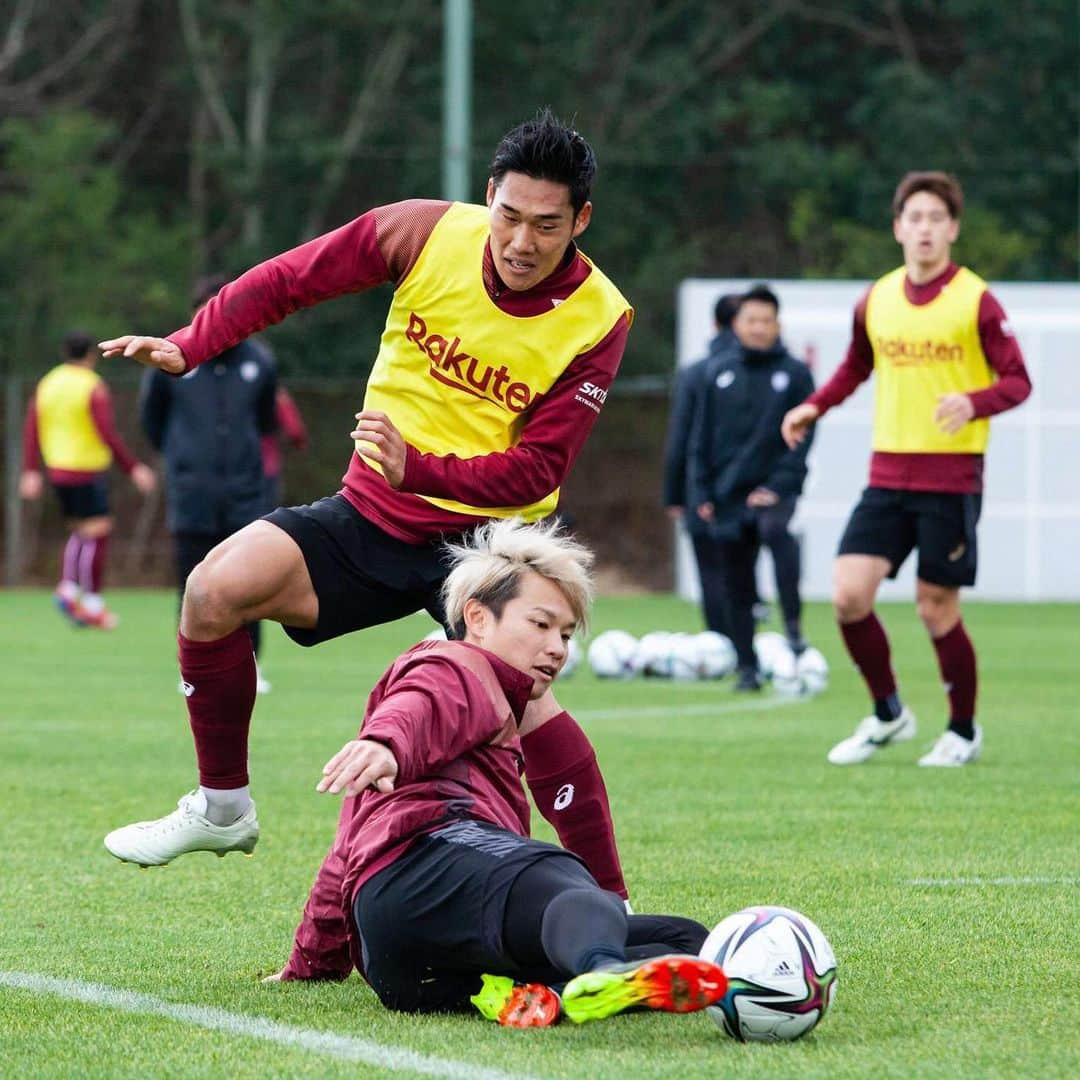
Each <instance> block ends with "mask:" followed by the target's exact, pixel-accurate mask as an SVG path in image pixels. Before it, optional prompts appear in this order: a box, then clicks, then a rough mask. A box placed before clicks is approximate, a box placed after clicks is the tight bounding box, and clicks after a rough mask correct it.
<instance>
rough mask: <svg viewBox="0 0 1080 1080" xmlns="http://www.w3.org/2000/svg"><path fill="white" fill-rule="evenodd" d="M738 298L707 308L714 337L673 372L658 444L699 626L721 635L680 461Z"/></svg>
mask: <svg viewBox="0 0 1080 1080" xmlns="http://www.w3.org/2000/svg"><path fill="white" fill-rule="evenodd" d="M740 299H741V296H740V294H738V293H724V294H723V295H721V296H720V297H718V298H717V300H716V304H715V305H714V307H713V325H714V327H715V329H716V333H715V335H714V336H713V338H712V340H711V341H710V342H709V345H708V351H707V352H706V354H705V356H703V357H702V358H701V359H700V360H695V361H694V362H693V363H691V364H688V365H687V366H686V367H684V368H680V369H679V370H678V371H677V372H676V373H675V382H674V385H673V386H672V389H671V411H670V414H669V416H668V430H667V440H666V441H665V444H664V479H663V500H664V508H665V510H666V512H667V516H668V517H669V518H671V520H672V521H679V520H681V521H682V522H683V524H684V525H685V527H686V532H687V535H688V536H689V537H690V542H691V544H692V545H693V548H694V561H695V562H696V563H697V568H698V579H699V581H700V583H701V608H702V613H703V614H704V616H705V625H706V627H708V629H709V630H712V631H714V632H715V633H718V634H723V635H725V636H726V637H730V636H731V627H730V624H729V623H728V618H727V612H726V610H725V607H724V577H723V567H722V565H721V562H720V556H719V552H718V551H717V548H716V543H715V541H714V540H713V538H712V537H711V536H710V535H709V532H708V529H707V528H706V526H705V523H704V522H703V521H702V520H701V519H700V518H699V517H698V516H697V514H696V513H695V512H694V507H693V506H692V505H690V502H689V500H688V494H687V486H686V463H687V449H688V445H689V440H690V430H691V428H692V427H693V424H694V414H695V412H696V410H697V409H699V408H700V407H701V404H702V400H703V396H704V395H703V390H704V387H703V384H702V377H703V373H704V371H705V368H706V366H707V365H708V363H709V361H710V360H713V359H715V358H717V357H719V356H724V355H726V354H727V353H728V352H731V351H732V350H734V349H737V348H738V345H739V343H738V339H737V338H736V337H735V333H734V331H733V330H732V329H731V321H732V319H734V318H735V313H736V312H737V311H738V310H739V300H740ZM755 595H756V592H755Z"/></svg>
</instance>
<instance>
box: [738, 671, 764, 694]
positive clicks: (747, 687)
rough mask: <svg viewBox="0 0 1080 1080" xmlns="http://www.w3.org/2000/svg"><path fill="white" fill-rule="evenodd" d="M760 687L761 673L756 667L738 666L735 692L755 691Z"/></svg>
mask: <svg viewBox="0 0 1080 1080" xmlns="http://www.w3.org/2000/svg"><path fill="white" fill-rule="evenodd" d="M761 687H762V681H761V675H760V674H759V673H758V669H757V668H750V667H745V668H739V671H738V674H737V676H736V678H735V692H736V693H737V694H741V693H756V692H757V691H758V690H760V689H761Z"/></svg>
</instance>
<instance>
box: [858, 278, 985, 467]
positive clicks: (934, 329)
mask: <svg viewBox="0 0 1080 1080" xmlns="http://www.w3.org/2000/svg"><path fill="white" fill-rule="evenodd" d="M904 277H905V270H904V267H902V266H901V267H900V268H899V269H898V270H894V271H893V272H892V273H890V274H886V275H885V277H883V278H881V279H880V280H879V281H877V282H876V283H875V284H874V286H873V288H872V289H871V290H870V296H869V299H868V300H867V304H866V332H867V335H868V336H869V338H870V344H871V346H872V347H873V350H874V382H875V388H874V393H875V398H874V439H873V447H874V449H875V450H881V451H884V452H886V453H897V454H981V453H983V452H984V451H985V449H986V442H987V438H988V437H989V434H990V423H989V421H988V420H985V419H982V420H972V421H971V422H970V423H968V424H965V425H964V427H962V428H961V429H960V430H959V431H958V432H957V433H956V434H955V435H946V434H945V433H944V432H943V431H941V430H939V428H938V426H937V425H936V424H935V423H934V410H935V409H936V408H937V404H938V398H939V397H941V395H943V394H953V393H971V392H973V391H975V390H982V389H984V388H985V387H987V386H989V385H990V384H991V383H992V382H993V381H994V373H993V371H992V370H991V368H990V365H989V363H988V362H987V359H986V356H985V354H984V353H983V350H982V343H981V342H980V340H979V302H980V300H981V299H982V295H983V293H984V292H985V291H986V282H985V281H983V280H982V278H980V277H978V276H977V275H976V274H973V273H972V272H971V271H970V270H968V269H967V268H966V267H961V268H960V270H959V271H958V273H957V274H956V276H955V277H954V278H953V279H952V281H950V282H949V283H948V284H947V285H946V286H945V288H944V289H942V290H941V292H940V293H939V294H938V295H937V296H936V297H935V298H934V299H933V300H931V301H930V303H928V304H922V305H917V304H913V303H911V301H909V300H908V298H907V297H906V296H905V295H904Z"/></svg>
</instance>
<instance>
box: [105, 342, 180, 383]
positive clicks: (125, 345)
mask: <svg viewBox="0 0 1080 1080" xmlns="http://www.w3.org/2000/svg"><path fill="white" fill-rule="evenodd" d="M98 348H99V349H100V350H101V352H102V355H103V356H104V357H105V358H106V359H111V358H112V357H114V356H123V357H128V358H130V359H132V360H135V361H137V362H138V363H140V364H144V365H145V366H146V367H152V368H160V369H161V370H162V371H167V372H168V373H169V374H170V375H181V374H183V373H184V372H185V371H186V370H187V360H186V358H185V357H184V352H183V350H182V349H181V348H180V346H179V345H176V344H174V343H173V342H171V341H169V340H168V338H157V337H144V336H141V335H138V334H125V335H124V336H123V337H118V338H113V339H112V340H111V341H100V342H98Z"/></svg>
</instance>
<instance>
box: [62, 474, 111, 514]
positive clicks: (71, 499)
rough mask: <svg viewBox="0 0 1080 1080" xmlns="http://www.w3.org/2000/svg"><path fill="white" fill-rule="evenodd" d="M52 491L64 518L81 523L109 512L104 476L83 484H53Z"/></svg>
mask: <svg viewBox="0 0 1080 1080" xmlns="http://www.w3.org/2000/svg"><path fill="white" fill-rule="evenodd" d="M53 490H54V491H55V492H56V497H57V498H58V499H59V500H60V507H61V509H62V510H63V512H64V517H66V518H73V519H74V520H76V521H81V520H83V519H85V518H93V517H105V516H106V515H107V514H108V512H109V481H108V480H107V478H106V477H104V476H98V477H95V478H94V479H93V480H90V481H88V482H87V483H85V484H54V485H53Z"/></svg>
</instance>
